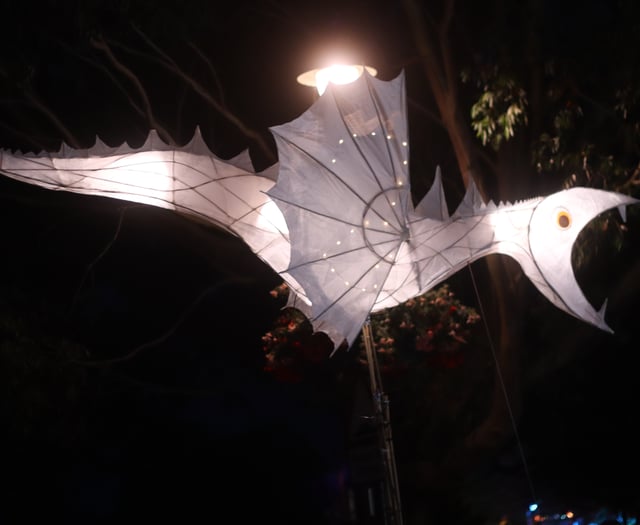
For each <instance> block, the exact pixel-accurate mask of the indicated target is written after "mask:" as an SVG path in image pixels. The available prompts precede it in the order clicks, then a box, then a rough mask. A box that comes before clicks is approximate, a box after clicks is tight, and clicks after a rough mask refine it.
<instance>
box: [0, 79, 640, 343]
mask: <svg viewBox="0 0 640 525" xmlns="http://www.w3.org/2000/svg"><path fill="white" fill-rule="evenodd" d="M405 105H406V102H405V89H404V76H403V75H402V74H401V75H399V76H398V77H397V78H395V79H393V80H391V81H382V80H378V79H376V78H373V77H372V76H371V75H369V74H368V73H364V74H363V75H362V76H361V77H360V78H359V79H358V80H357V81H355V82H354V83H352V84H347V85H340V86H338V85H330V86H329V88H328V89H327V91H326V92H325V94H324V95H322V96H321V97H320V98H319V99H318V100H317V101H316V102H315V103H314V104H313V105H312V106H311V107H310V108H309V109H308V110H307V111H305V112H304V113H303V114H302V115H301V116H300V117H298V118H297V119H294V120H293V121H291V122H289V123H286V124H283V125H281V126H276V127H274V128H272V132H273V134H274V137H275V140H276V145H277V148H278V156H279V162H278V164H276V165H274V166H272V167H271V168H269V169H268V170H265V171H263V172H261V173H254V169H253V167H252V165H251V161H250V158H249V155H248V152H246V151H245V152H243V153H242V154H240V155H239V156H237V157H235V158H233V159H230V160H222V159H220V158H218V157H216V156H215V155H214V154H213V153H212V152H211V151H210V150H209V149H208V147H207V146H206V145H205V143H204V141H203V140H202V138H201V136H200V133H199V131H198V130H197V131H196V134H195V136H194V138H193V140H192V141H191V142H190V143H189V144H187V145H186V146H183V147H173V146H169V145H167V144H165V143H164V142H163V141H162V140H160V139H159V138H158V136H157V135H156V134H155V133H154V132H151V133H150V135H149V137H148V139H147V141H146V142H145V144H144V145H143V146H142V147H140V148H137V149H133V148H130V147H129V146H127V145H123V146H120V147H116V148H112V147H108V146H106V145H105V144H103V143H102V142H100V141H99V140H98V141H96V145H95V146H94V147H93V148H90V149H88V150H73V149H71V148H68V147H66V146H63V147H62V149H61V150H60V151H59V152H56V153H41V154H20V153H11V152H7V151H5V152H2V153H0V155H1V156H0V172H2V173H3V174H5V175H7V176H9V177H12V178H15V179H18V180H21V181H24V182H27V183H30V184H36V185H38V186H42V187H45V188H48V189H52V190H63V191H71V192H76V193H81V194H88V195H99V196H105V197H112V198H117V199H123V200H127V201H133V202H140V203H145V204H150V205H154V206H160V207H163V208H168V209H172V210H175V211H176V212H179V213H182V214H185V215H187V216H189V217H193V218H196V219H199V220H205V221H208V222H210V223H211V224H214V225H216V226H218V227H220V228H224V229H225V230H227V231H229V232H231V233H233V234H235V235H238V236H239V237H241V238H242V239H243V240H244V241H245V242H246V243H247V244H248V245H249V247H250V248H251V249H252V250H253V251H254V252H255V253H256V254H257V255H258V257H260V258H261V259H262V260H263V261H265V262H266V263H267V264H269V265H270V266H271V267H272V268H273V269H274V270H275V271H276V272H279V273H280V275H281V276H282V278H283V279H284V280H285V281H286V282H287V283H288V284H289V286H290V287H291V289H292V290H293V291H294V293H292V294H291V296H290V304H291V305H293V306H296V307H298V308H300V309H301V310H302V311H303V312H304V313H305V314H306V315H307V316H308V317H309V319H310V320H311V322H312V324H313V326H314V328H315V329H316V330H320V331H324V332H326V333H327V334H328V335H329V336H330V338H331V339H332V340H333V342H334V344H335V345H336V347H337V346H339V345H340V344H341V343H342V342H343V341H345V340H346V342H347V343H348V344H349V345H351V344H352V343H353V342H354V340H355V339H356V337H357V335H358V333H359V332H360V329H361V327H362V325H363V323H364V322H365V321H366V318H367V316H368V315H369V314H370V312H372V311H376V310H380V309H383V308H388V307H391V306H395V305H397V304H399V303H401V302H403V301H405V300H407V299H409V298H411V297H414V296H416V295H419V294H421V293H424V292H426V291H427V290H429V289H430V288H432V287H433V286H435V285H436V284H438V283H439V282H441V281H443V280H445V279H447V278H448V277H449V276H451V275H452V274H453V273H454V272H456V271H458V270H459V269H460V268H462V267H464V266H465V265H467V264H468V263H469V262H471V261H473V260H475V259H477V258H479V257H482V256H484V255H487V254H490V253H502V254H506V255H509V256H511V257H513V258H514V259H516V260H517V261H518V262H519V263H520V265H521V266H522V268H523V270H524V273H525V274H526V275H527V276H528V277H529V278H530V279H531V281H532V282H533V283H534V285H535V286H536V287H537V288H538V289H539V290H540V292H541V293H542V294H543V295H544V296H545V297H547V298H548V299H549V300H550V301H551V302H552V303H553V304H554V305H556V306H557V307H558V308H560V309H562V310H564V311H566V312H568V313H569V314H571V315H573V316H575V317H577V318H579V319H583V320H584V321H586V322H589V323H592V324H593V325H595V326H598V327H600V328H602V329H605V330H607V329H608V327H607V325H606V322H605V319H604V306H603V307H602V308H600V309H599V310H598V311H596V310H595V309H594V308H593V307H592V306H591V305H590V304H589V303H588V301H587V300H586V299H585V297H584V295H583V294H582V292H581V290H580V288H579V287H578V285H577V283H576V280H575V277H574V275H573V269H572V267H571V248H572V246H573V243H574V241H575V239H576V238H577V236H578V233H579V232H580V230H581V229H582V228H583V227H584V226H585V225H586V224H587V223H588V222H589V221H590V220H591V219H593V218H594V217H595V216H596V215H598V214H599V213H602V212H603V211H605V210H607V209H610V208H614V207H618V208H620V210H621V211H622V212H624V206H625V205H627V204H633V203H635V202H637V201H636V200H634V199H632V198H630V197H628V196H626V195H621V194H617V193H611V192H605V191H602V190H593V189H586V188H574V189H571V190H566V191H561V192H559V193H555V194H552V195H550V196H548V197H539V198H536V199H531V200H528V201H524V202H518V203H515V204H504V205H500V206H496V205H495V204H493V203H487V204H485V203H484V202H483V201H482V199H481V198H480V196H479V193H478V192H477V190H476V188H475V186H474V185H473V184H471V185H470V187H469V188H468V190H467V193H466V195H465V197H464V199H463V201H462V202H461V203H460V205H459V206H458V208H457V209H456V211H455V213H453V214H452V215H451V216H449V213H448V210H447V206H446V201H445V198H444V193H443V190H442V183H441V176H440V173H439V171H438V172H436V176H435V180H434V183H433V186H432V188H431V189H430V191H429V192H428V193H427V195H425V197H424V198H423V199H422V201H421V202H420V203H419V204H418V205H417V206H416V207H415V209H414V207H413V204H412V199H411V192H410V184H409V170H408V164H409V139H408V136H407V117H406V108H405ZM276 180H277V182H276ZM285 220H286V222H285Z"/></svg>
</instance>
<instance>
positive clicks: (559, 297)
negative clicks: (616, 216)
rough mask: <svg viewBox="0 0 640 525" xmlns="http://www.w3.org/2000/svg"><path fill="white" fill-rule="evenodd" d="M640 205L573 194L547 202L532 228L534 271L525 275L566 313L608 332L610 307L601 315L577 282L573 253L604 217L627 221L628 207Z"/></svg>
mask: <svg viewBox="0 0 640 525" xmlns="http://www.w3.org/2000/svg"><path fill="white" fill-rule="evenodd" d="M637 202H640V201H638V200H636V199H634V198H632V197H629V196H627V195H623V194H620V193H614V192H608V191H603V190H597V189H591V188H571V189H568V190H564V191H560V192H558V193H554V194H552V195H549V196H548V197H545V198H544V199H542V200H541V201H540V202H539V203H538V205H537V206H536V207H535V208H534V210H533V212H532V215H531V220H530V222H529V232H528V233H529V235H528V240H529V250H528V251H529V253H530V255H531V257H532V261H533V265H531V264H523V265H522V266H523V269H524V271H525V273H527V276H528V277H529V278H530V279H531V281H532V282H533V283H534V284H535V286H536V287H537V288H538V289H539V290H540V292H541V293H542V294H543V295H544V296H545V297H547V298H548V299H549V300H550V301H551V302H552V303H553V304H555V305H556V306H557V307H558V308H560V309H561V310H564V311H565V312H567V313H569V314H571V315H573V316H575V317H577V318H578V319H582V320H583V321H586V322H588V323H590V324H593V325H595V326H597V327H598V328H601V329H603V330H605V331H608V332H611V331H612V330H611V329H610V328H609V327H608V326H607V324H606V322H605V319H604V315H605V308H606V301H605V303H604V304H603V305H602V307H601V308H600V309H599V310H595V309H594V308H593V306H592V305H591V304H590V303H589V301H588V300H587V299H586V298H585V296H584V294H583V293H582V290H581V289H580V287H579V286H578V283H577V282H576V279H575V275H574V273H573V268H572V266H571V252H572V249H573V246H574V243H575V241H576V239H577V238H578V235H579V233H580V232H581V231H582V229H583V228H584V227H585V226H586V225H587V224H588V223H589V222H590V221H591V220H593V219H594V218H595V217H597V216H598V215H600V214H601V213H603V212H605V211H607V210H610V209H613V208H618V210H619V211H620V214H621V216H622V219H623V220H626V206H627V205H629V204H634V203H637Z"/></svg>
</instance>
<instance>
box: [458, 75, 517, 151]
mask: <svg viewBox="0 0 640 525" xmlns="http://www.w3.org/2000/svg"><path fill="white" fill-rule="evenodd" d="M469 78H470V77H469V74H468V73H465V74H463V76H462V79H463V81H468V80H469ZM478 85H479V87H480V86H481V88H482V92H481V93H480V95H479V97H478V99H477V100H476V102H475V103H474V104H473V105H472V106H471V127H472V128H473V130H474V131H475V134H476V136H477V137H478V138H479V139H480V141H481V142H482V145H483V146H486V145H490V146H491V147H492V148H493V149H494V150H496V151H497V150H498V149H499V148H500V145H501V144H502V141H506V140H509V139H510V138H512V137H513V136H514V134H515V132H516V129H517V128H518V127H519V126H522V125H526V123H527V113H526V108H527V97H526V93H525V91H524V89H522V88H521V87H520V86H519V85H518V83H517V82H516V80H515V79H514V78H513V77H511V76H508V75H506V74H502V73H499V70H498V68H497V67H496V68H492V69H491V70H490V72H488V73H484V74H481V75H480V78H479V80H478Z"/></svg>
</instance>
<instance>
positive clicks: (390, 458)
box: [362, 318, 402, 525]
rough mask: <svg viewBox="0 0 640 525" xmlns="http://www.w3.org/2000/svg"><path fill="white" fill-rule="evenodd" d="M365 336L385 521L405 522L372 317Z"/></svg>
mask: <svg viewBox="0 0 640 525" xmlns="http://www.w3.org/2000/svg"><path fill="white" fill-rule="evenodd" d="M362 339H363V342H364V346H365V350H366V355H367V365H368V368H369V381H370V383H371V395H372V398H373V406H374V410H375V420H376V424H377V426H378V439H379V441H380V450H381V454H382V463H383V468H384V483H383V491H384V505H385V509H384V517H385V524H387V525H402V508H401V506H400V485H399V483H398V472H397V470H396V459H395V452H394V449H393V436H392V433H391V413H390V410H389V397H388V396H387V394H385V393H384V391H383V388H382V377H381V376H380V369H379V367H378V359H377V354H376V351H375V347H374V343H373V333H372V331H371V320H370V319H369V318H367V320H366V322H365V323H364V325H363V327H362Z"/></svg>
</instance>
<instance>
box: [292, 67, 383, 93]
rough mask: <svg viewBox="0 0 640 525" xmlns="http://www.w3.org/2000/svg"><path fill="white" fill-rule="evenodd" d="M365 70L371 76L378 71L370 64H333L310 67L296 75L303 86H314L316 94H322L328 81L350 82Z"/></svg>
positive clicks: (334, 82)
mask: <svg viewBox="0 0 640 525" xmlns="http://www.w3.org/2000/svg"><path fill="white" fill-rule="evenodd" d="M365 69H366V71H367V72H368V73H369V74H370V75H371V76H374V77H375V76H376V75H377V74H378V71H377V70H376V69H375V68H373V67H371V66H361V65H355V64H333V65H331V66H328V67H324V68H320V69H311V70H309V71H305V72H304V73H302V74H301V75H298V79H297V80H298V83H299V84H302V85H303V86H310V87H315V88H316V90H317V91H318V95H322V94H323V93H324V92H325V90H326V89H327V86H328V85H329V82H331V83H333V84H350V83H351V82H355V81H356V80H358V78H360V75H362V73H363V72H364V71H365Z"/></svg>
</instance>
